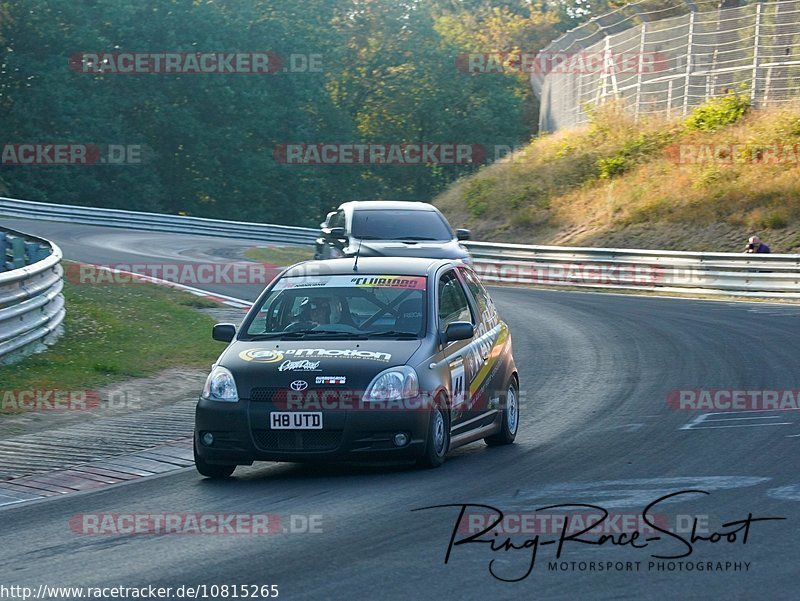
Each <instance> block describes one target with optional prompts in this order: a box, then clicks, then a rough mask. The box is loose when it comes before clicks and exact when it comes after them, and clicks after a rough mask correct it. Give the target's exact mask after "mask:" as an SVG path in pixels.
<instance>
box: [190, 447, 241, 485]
mask: <svg viewBox="0 0 800 601" xmlns="http://www.w3.org/2000/svg"><path fill="white" fill-rule="evenodd" d="M192 446H194V445H192ZM194 467H195V469H196V470H197V471H198V472H199V473H200V475H201V476H205V477H206V478H212V479H214V480H221V479H223V478H230V477H231V475H232V474H233V471H234V470H235V469H236V465H227V464H222V465H218V464H215V463H206V462H205V460H203V458H202V457H200V456H199V455H198V454H197V448H194Z"/></svg>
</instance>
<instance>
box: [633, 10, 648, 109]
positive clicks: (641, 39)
mask: <svg viewBox="0 0 800 601" xmlns="http://www.w3.org/2000/svg"><path fill="white" fill-rule="evenodd" d="M646 37H647V21H645V22H644V23H642V31H641V33H640V35H639V60H638V61H636V62H637V64H638V65H639V68H638V69H637V73H636V109H635V110H636V114H635V118H636V120H637V121H638V120H639V109H640V107H641V105H642V60H643V58H644V49H645V41H646Z"/></svg>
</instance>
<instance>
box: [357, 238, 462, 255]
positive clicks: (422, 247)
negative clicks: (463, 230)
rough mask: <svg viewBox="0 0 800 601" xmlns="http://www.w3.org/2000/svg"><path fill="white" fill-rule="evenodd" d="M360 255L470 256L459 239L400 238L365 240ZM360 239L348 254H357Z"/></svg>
mask: <svg viewBox="0 0 800 601" xmlns="http://www.w3.org/2000/svg"><path fill="white" fill-rule="evenodd" d="M360 244H361V248H360V250H359V255H360V256H362V257H425V258H430V259H463V258H465V257H468V256H469V253H468V252H467V251H466V249H465V248H464V247H463V246H461V244H459V243H458V241H457V240H449V241H446V242H443V241H425V240H420V241H417V242H413V243H412V242H403V241H400V240H363V241H361V242H360ZM358 248H359V241H357V240H353V241H352V243H351V244H350V247H349V249H348V253H347V254H348V255H349V256H352V255H354V254H355V249H358Z"/></svg>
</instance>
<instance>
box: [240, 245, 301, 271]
mask: <svg viewBox="0 0 800 601" xmlns="http://www.w3.org/2000/svg"><path fill="white" fill-rule="evenodd" d="M244 256H245V257H247V258H248V259H252V260H253V261H257V262H259V263H266V264H268V265H278V266H281V267H285V266H288V265H294V264H295V263H300V262H301V261H308V260H310V259H313V258H314V249H313V248H311V247H310V246H254V247H252V248H248V249H247V250H246V251H245V252H244Z"/></svg>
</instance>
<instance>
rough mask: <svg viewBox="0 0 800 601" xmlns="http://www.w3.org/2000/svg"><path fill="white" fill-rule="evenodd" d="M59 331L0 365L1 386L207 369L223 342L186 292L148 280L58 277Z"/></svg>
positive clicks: (75, 383) (84, 382) (96, 382)
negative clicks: (45, 344) (46, 344)
mask: <svg viewBox="0 0 800 601" xmlns="http://www.w3.org/2000/svg"><path fill="white" fill-rule="evenodd" d="M64 297H65V300H66V306H67V315H66V319H65V322H64V329H65V332H64V334H63V335H62V336H61V338H59V339H58V341H57V342H56V343H55V344H54V345H53V346H52V347H50V348H49V349H48V350H46V351H44V352H42V353H38V354H35V355H31V356H29V357H26V358H25V359H24V360H22V361H21V362H20V363H17V364H14V365H4V366H0V382H2V385H1V386H0V387H2V388H3V389H6V390H20V389H22V390H50V389H58V390H83V389H94V388H96V387H99V386H103V385H106V384H110V383H112V382H115V381H119V380H124V379H127V378H134V377H142V376H148V375H152V374H154V373H157V372H159V371H161V370H164V369H167V368H173V367H194V368H197V367H204V368H207V367H209V365H210V364H211V363H213V362H214V360H215V359H216V358H217V357H218V356H219V353H220V352H221V351H222V349H223V348H224V344H222V343H219V342H214V341H213V340H212V339H211V327H212V326H213V324H214V320H213V319H211V318H210V317H208V316H206V315H203V314H201V313H199V312H198V311H196V310H195V309H194V308H193V307H196V306H197V305H198V303H199V304H202V305H205V304H206V303H207V302H208V301H203V302H199V301H202V299H199V298H197V297H195V296H193V295H190V294H188V293H186V292H182V291H179V290H174V289H171V288H167V287H165V286H156V285H153V284H147V283H131V284H124V285H121V284H113V285H112V284H109V285H106V286H85V285H76V284H71V283H69V282H65V285H64Z"/></svg>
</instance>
